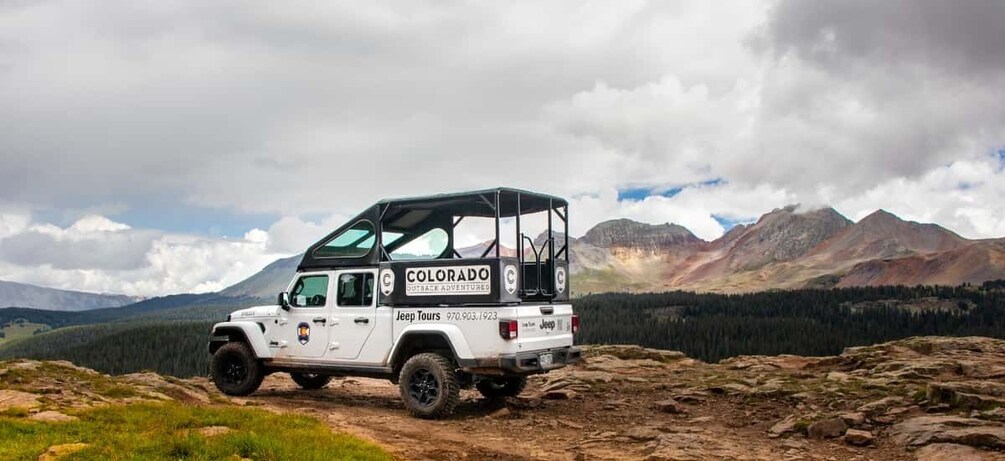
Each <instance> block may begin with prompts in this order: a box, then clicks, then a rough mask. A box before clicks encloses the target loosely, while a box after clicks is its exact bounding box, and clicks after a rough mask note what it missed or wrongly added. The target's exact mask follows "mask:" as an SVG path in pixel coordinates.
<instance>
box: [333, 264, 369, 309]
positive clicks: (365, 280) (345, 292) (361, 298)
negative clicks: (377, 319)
mask: <svg viewBox="0 0 1005 461" xmlns="http://www.w3.org/2000/svg"><path fill="white" fill-rule="evenodd" d="M372 304H373V273H372V272H357V273H350V274H341V275H339V277H338V306H339V307H361V306H370V305H372Z"/></svg>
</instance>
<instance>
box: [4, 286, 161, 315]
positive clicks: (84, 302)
mask: <svg viewBox="0 0 1005 461" xmlns="http://www.w3.org/2000/svg"><path fill="white" fill-rule="evenodd" d="M142 299H143V298H139V297H134V296H126V295H113V294H97V293H86V292H82V291H70V290H58V289H55V288H46V287H40V286H35V285H28V284H25V283H15V282H4V281H0V308H3V307H33V308H36V309H45V310H55V311H86V310H91V309H100V308H103V307H120V306H125V305H127V304H132V303H135V302H137V301H140V300H142Z"/></svg>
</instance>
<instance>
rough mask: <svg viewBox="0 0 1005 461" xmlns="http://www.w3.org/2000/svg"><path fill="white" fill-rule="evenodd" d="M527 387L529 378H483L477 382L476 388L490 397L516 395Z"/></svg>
mask: <svg viewBox="0 0 1005 461" xmlns="http://www.w3.org/2000/svg"><path fill="white" fill-rule="evenodd" d="M525 387H527V378H526V377H523V376H520V377H516V378H482V379H480V380H478V382H477V383H475V388H476V389H478V392H481V393H482V396H484V397H485V398H488V399H497V398H500V397H516V396H518V395H520V393H521V392H523V389H524V388H525Z"/></svg>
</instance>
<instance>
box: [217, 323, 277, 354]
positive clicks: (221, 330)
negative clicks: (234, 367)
mask: <svg viewBox="0 0 1005 461" xmlns="http://www.w3.org/2000/svg"><path fill="white" fill-rule="evenodd" d="M220 336H228V337H230V340H231V341H233V340H234V337H235V336H238V337H242V336H243V340H244V342H245V343H247V344H248V346H249V347H251V350H252V351H254V353H255V356H256V357H258V358H260V359H269V358H272V355H273V354H272V349H271V348H269V342H268V341H267V340H266V339H265V334H264V333H262V327H261V326H259V325H258V323H257V322H221V323H218V324H216V325H213V332H212V338H211V339H210V348H211V350H212V347H213V345H214V344H222V343H224V342H226V341H224V340H218V339H216V338H217V337H220Z"/></svg>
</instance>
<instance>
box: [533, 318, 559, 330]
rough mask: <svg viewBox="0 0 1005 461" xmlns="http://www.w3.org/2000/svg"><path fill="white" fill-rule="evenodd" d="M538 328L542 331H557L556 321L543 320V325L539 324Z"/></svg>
mask: <svg viewBox="0 0 1005 461" xmlns="http://www.w3.org/2000/svg"><path fill="white" fill-rule="evenodd" d="M537 327H538V328H539V329H542V330H554V329H555V321H554V320H543V319H542V320H541V323H540V324H538V325H537Z"/></svg>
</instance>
